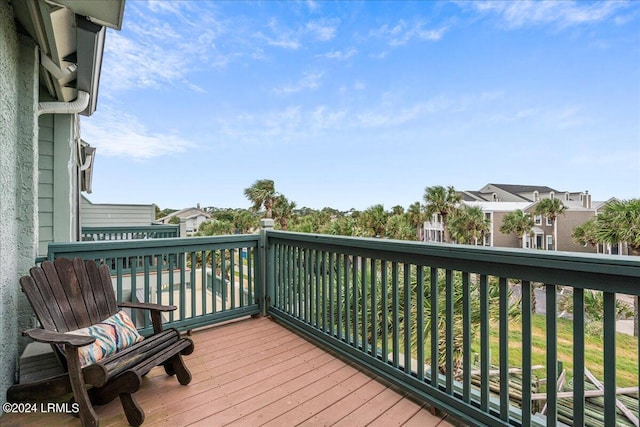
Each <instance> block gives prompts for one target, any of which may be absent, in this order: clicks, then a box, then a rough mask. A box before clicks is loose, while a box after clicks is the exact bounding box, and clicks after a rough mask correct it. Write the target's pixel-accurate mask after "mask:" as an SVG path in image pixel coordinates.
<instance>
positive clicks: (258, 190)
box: [244, 179, 276, 218]
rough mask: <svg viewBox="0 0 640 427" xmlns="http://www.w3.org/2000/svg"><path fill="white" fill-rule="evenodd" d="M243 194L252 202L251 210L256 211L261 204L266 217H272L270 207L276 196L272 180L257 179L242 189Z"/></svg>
mask: <svg viewBox="0 0 640 427" xmlns="http://www.w3.org/2000/svg"><path fill="white" fill-rule="evenodd" d="M244 195H245V197H246V198H247V199H249V200H250V201H251V203H253V206H251V210H252V211H254V212H258V211H259V210H260V208H261V207H262V206H264V209H265V211H266V217H267V218H272V213H271V208H272V207H273V202H274V199H275V197H276V190H275V185H274V183H273V180H271V179H259V180H257V181H256V182H254V183H253V185H252V186H251V187H249V188H245V189H244Z"/></svg>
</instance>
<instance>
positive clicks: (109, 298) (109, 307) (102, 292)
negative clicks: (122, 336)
mask: <svg viewBox="0 0 640 427" xmlns="http://www.w3.org/2000/svg"><path fill="white" fill-rule="evenodd" d="M85 265H86V268H87V275H88V277H89V282H90V283H91V288H92V289H93V295H94V298H95V301H96V304H97V307H98V312H99V313H100V320H102V319H106V318H107V317H109V316H111V315H113V314H115V313H117V312H118V306H117V305H116V294H115V292H114V291H113V283H112V282H111V273H110V272H109V267H107V266H106V265H104V264H102V265H101V266H100V267H98V265H97V264H96V263H95V262H89V261H87V262H86V263H85Z"/></svg>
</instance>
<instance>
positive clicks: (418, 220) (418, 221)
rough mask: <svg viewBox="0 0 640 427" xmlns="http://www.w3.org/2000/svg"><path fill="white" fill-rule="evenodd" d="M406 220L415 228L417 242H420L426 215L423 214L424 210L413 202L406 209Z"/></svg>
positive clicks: (418, 203) (417, 203)
mask: <svg viewBox="0 0 640 427" xmlns="http://www.w3.org/2000/svg"><path fill="white" fill-rule="evenodd" d="M407 218H408V220H409V224H411V225H413V226H414V227H415V228H416V238H417V240H422V233H423V230H424V221H425V219H426V215H425V213H424V208H423V207H422V205H420V202H415V203H412V204H411V205H409V209H407Z"/></svg>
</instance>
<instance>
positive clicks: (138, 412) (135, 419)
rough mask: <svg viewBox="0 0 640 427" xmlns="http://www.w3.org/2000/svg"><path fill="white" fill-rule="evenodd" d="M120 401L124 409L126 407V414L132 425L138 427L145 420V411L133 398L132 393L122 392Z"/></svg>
mask: <svg viewBox="0 0 640 427" xmlns="http://www.w3.org/2000/svg"><path fill="white" fill-rule="evenodd" d="M120 402H121V403H122V409H124V414H125V416H126V417H127V421H129V424H130V425H132V426H133V427H138V426H139V425H140V424H142V423H143V422H144V411H143V410H142V408H141V407H140V405H138V402H136V400H135V399H134V398H133V395H132V394H130V393H122V394H121V395H120Z"/></svg>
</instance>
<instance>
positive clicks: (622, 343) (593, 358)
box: [472, 314, 638, 387]
mask: <svg viewBox="0 0 640 427" xmlns="http://www.w3.org/2000/svg"><path fill="white" fill-rule="evenodd" d="M545 319H546V317H545V316H544V315H539V314H536V315H533V316H532V322H531V323H532V331H533V332H532V334H533V336H532V342H533V349H532V353H531V363H532V365H545V364H546V347H547V346H546V324H545ZM557 325H558V341H557V342H558V360H559V361H560V362H562V363H563V365H564V368H565V369H566V370H567V378H571V377H573V322H572V321H570V320H567V319H558V323H557ZM495 326H496V327H492V328H490V329H491V332H490V334H491V336H490V341H491V363H492V364H495V365H497V364H498V363H499V347H498V335H499V332H498V328H497V325H495ZM521 342H522V326H521V324H520V322H519V321H518V322H511V324H510V325H509V365H510V366H512V367H520V366H522V345H521ZM472 350H473V351H474V352H476V353H478V352H479V350H480V343H479V339H476V340H475V342H474V345H473V346H472ZM603 358H604V352H603V341H602V337H600V336H593V335H587V336H586V337H585V366H586V367H587V369H589V370H590V371H591V372H592V373H593V374H594V375H595V377H596V378H598V379H599V380H601V381H602V380H603V379H604V365H603ZM616 365H617V370H616V374H617V386H618V387H633V386H637V385H638V339H637V338H636V337H632V336H630V335H627V334H622V333H618V334H617V336H616ZM535 374H536V375H537V376H538V377H539V378H544V377H546V370H544V369H541V370H537V371H535Z"/></svg>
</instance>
